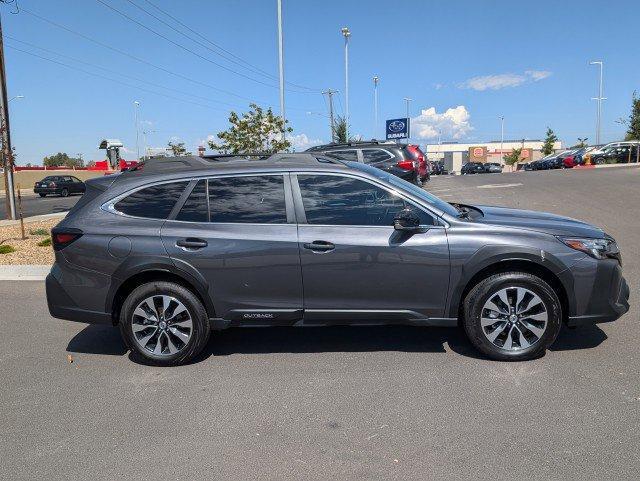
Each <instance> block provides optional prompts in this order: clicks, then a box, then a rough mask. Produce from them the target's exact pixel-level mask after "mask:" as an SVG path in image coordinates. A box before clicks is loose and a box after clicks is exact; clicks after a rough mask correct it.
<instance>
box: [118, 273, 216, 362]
mask: <svg viewBox="0 0 640 481" xmlns="http://www.w3.org/2000/svg"><path fill="white" fill-rule="evenodd" d="M154 295H168V296H172V297H174V298H176V299H177V300H178V301H180V302H181V303H182V304H183V305H184V306H185V307H186V308H187V310H188V312H189V314H190V316H191V320H192V323H193V329H192V333H191V337H190V339H189V341H188V342H187V344H186V345H184V347H182V349H180V350H179V351H178V352H177V353H175V354H163V355H156V354H154V353H152V352H151V351H148V350H147V349H145V348H143V347H142V346H141V345H140V344H138V342H137V341H136V339H135V337H134V333H133V329H132V321H133V311H134V310H135V308H136V307H137V306H138V305H139V304H140V303H141V302H142V301H144V300H145V299H146V298H148V297H151V296H154ZM119 324H120V332H121V334H122V338H123V339H124V341H125V343H126V344H127V347H128V348H129V349H130V350H131V351H132V352H133V353H135V355H136V356H137V357H138V358H139V359H142V360H143V361H144V362H145V363H147V364H151V365H156V366H176V365H179V364H184V363H186V362H188V361H190V360H192V359H193V358H194V357H195V356H197V355H198V354H199V353H200V352H201V351H202V349H204V347H205V346H206V345H207V343H208V342H209V336H210V334H211V329H210V326H209V319H208V317H207V312H206V310H205V308H204V306H203V305H202V302H200V299H198V297H197V296H196V295H195V294H194V293H193V292H191V291H190V290H189V289H187V288H185V287H183V286H181V285H179V284H174V283H173V282H163V281H157V282H149V283H147V284H143V285H141V286H139V287H137V288H136V289H134V290H133V291H132V292H131V294H129V296H128V297H127V299H126V300H125V302H124V304H123V305H122V309H121V311H120V322H119Z"/></svg>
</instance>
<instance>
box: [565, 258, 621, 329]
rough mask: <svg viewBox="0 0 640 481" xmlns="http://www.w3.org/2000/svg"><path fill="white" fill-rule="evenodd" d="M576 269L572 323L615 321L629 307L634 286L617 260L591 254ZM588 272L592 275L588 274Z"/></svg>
mask: <svg viewBox="0 0 640 481" xmlns="http://www.w3.org/2000/svg"><path fill="white" fill-rule="evenodd" d="M572 271H574V276H575V277H574V278H575V284H574V288H575V291H576V309H575V315H571V316H569V318H568V319H567V325H568V326H569V327H576V326H582V325H585V324H599V323H602V322H612V321H615V320H617V319H618V318H620V317H621V316H622V315H624V314H625V313H626V312H627V311H628V310H629V294H630V289H629V285H628V284H627V281H626V280H625V279H624V277H623V276H622V268H621V267H620V265H619V264H618V261H617V260H614V259H608V260H605V261H596V260H594V259H590V258H589V259H585V260H583V261H582V262H580V263H578V265H576V266H574V268H573V269H572ZM587 273H590V274H591V275H590V276H584V274H587ZM589 278H590V279H591V280H590V281H588V280H587V279H589Z"/></svg>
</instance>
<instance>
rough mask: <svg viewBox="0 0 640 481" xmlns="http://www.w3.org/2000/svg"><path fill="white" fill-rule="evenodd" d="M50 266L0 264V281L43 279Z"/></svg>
mask: <svg viewBox="0 0 640 481" xmlns="http://www.w3.org/2000/svg"><path fill="white" fill-rule="evenodd" d="M49 271H51V266H44V265H43V266H41V265H10V266H0V281H43V280H44V279H45V277H47V274H49Z"/></svg>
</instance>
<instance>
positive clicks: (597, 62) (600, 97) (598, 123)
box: [589, 60, 607, 145]
mask: <svg viewBox="0 0 640 481" xmlns="http://www.w3.org/2000/svg"><path fill="white" fill-rule="evenodd" d="M589 65H599V66H600V87H599V89H598V96H597V97H592V98H591V100H597V101H598V114H597V117H596V145H600V130H601V126H602V101H603V100H607V98H606V97H603V94H604V92H603V86H602V70H603V67H604V65H603V62H602V61H601V60H594V61H593V62H589Z"/></svg>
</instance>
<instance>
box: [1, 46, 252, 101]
mask: <svg viewBox="0 0 640 481" xmlns="http://www.w3.org/2000/svg"><path fill="white" fill-rule="evenodd" d="M5 38H7V39H10V40H11V41H13V42H19V43H21V44H24V45H28V46H29V47H32V48H36V49H38V50H42V51H43V52H47V53H50V54H52V55H56V56H58V57H62V58H66V59H68V60H72V61H74V62H77V63H80V64H83V65H86V66H88V67H92V68H97V69H100V70H104V71H107V72H113V70H112V69H109V68H106V67H102V66H100V65H96V64H93V63H90V62H85V61H84V60H81V59H78V58H75V57H71V56H69V55H65V54H62V53H59V52H56V51H54V50H50V49H47V48H44V47H40V46H38V45H35V44H33V43H30V42H25V41H24V40H20V39H17V38H15V37H12V36H11V35H5ZM12 48H13V47H12ZM118 76H119V77H125V78H128V79H131V80H135V81H136V82H142V83H145V84H148V85H151V86H153V87H158V88H161V89H165V90H170V91H173V92H176V93H179V94H182V95H186V96H188V97H193V98H196V99H200V100H204V101H206V102H213V103H218V104H220V105H226V106H227V107H232V108H235V109H237V108H240V107H239V106H238V105H234V104H230V103H228V102H222V101H221V100H214V99H210V98H207V97H202V96H200V95H195V94H192V93H190V92H185V91H183V90H179V89H175V88H173V87H166V86H164V85H161V84H157V83H154V82H149V81H148V80H144V79H141V78H139V77H135V76H133V75H127V74H124V73H118Z"/></svg>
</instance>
